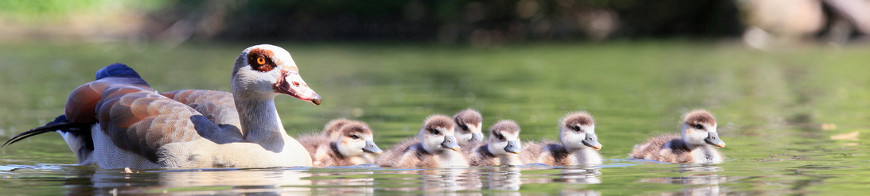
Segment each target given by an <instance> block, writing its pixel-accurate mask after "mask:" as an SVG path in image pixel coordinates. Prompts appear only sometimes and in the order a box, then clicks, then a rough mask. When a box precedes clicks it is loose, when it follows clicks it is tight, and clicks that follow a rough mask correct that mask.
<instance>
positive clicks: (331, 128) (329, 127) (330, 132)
mask: <svg viewBox="0 0 870 196" xmlns="http://www.w3.org/2000/svg"><path fill="white" fill-rule="evenodd" d="M350 122H353V121H352V120H348V119H346V118H337V119H333V120H331V121H329V122H328V123H326V125H325V126H323V135H325V136H327V137H329V138H336V137H340V136H341V132H339V129H341V127H342V126H344V125H345V124H347V123H350Z"/></svg>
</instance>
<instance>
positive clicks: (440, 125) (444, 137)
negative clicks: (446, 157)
mask: <svg viewBox="0 0 870 196" xmlns="http://www.w3.org/2000/svg"><path fill="white" fill-rule="evenodd" d="M453 131H454V125H453V122H452V121H451V120H450V117H447V116H445V115H440V114H436V115H432V116H429V117H428V118H426V121H425V123H424V125H423V128H421V129H420V134H419V136H418V137H420V141H421V142H422V143H423V150H426V152H429V153H438V152H441V151H443V150H454V151H458V150H459V149H460V148H459V144H458V143H456V137H454V136H453V134H454V133H453Z"/></svg>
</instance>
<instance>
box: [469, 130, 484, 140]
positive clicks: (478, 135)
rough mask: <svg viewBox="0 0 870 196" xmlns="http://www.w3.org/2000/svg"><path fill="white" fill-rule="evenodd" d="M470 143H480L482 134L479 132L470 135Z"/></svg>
mask: <svg viewBox="0 0 870 196" xmlns="http://www.w3.org/2000/svg"><path fill="white" fill-rule="evenodd" d="M471 141H478V142H482V141H483V133H481V132H476V133H471Z"/></svg>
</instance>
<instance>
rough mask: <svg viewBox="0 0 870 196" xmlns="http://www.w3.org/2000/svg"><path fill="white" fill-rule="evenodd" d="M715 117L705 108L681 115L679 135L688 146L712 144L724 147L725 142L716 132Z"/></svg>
mask: <svg viewBox="0 0 870 196" xmlns="http://www.w3.org/2000/svg"><path fill="white" fill-rule="evenodd" d="M716 126H717V125H716V118H715V117H714V116H713V114H711V113H710V112H708V111H706V110H694V111H691V112H689V113H686V114H685V115H683V123H682V126H681V128H680V135H681V136H682V138H683V142H686V144H688V145H690V146H702V145H713V146H716V147H719V148H722V147H725V142H723V141H722V139H721V138H719V133H717V132H716Z"/></svg>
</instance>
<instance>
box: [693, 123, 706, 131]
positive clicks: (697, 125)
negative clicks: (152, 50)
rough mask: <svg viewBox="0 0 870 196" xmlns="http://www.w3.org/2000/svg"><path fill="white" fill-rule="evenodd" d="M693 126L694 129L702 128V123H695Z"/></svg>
mask: <svg viewBox="0 0 870 196" xmlns="http://www.w3.org/2000/svg"><path fill="white" fill-rule="evenodd" d="M693 126H694V127H695V129H698V130H704V125H701V124H695V125H693Z"/></svg>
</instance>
